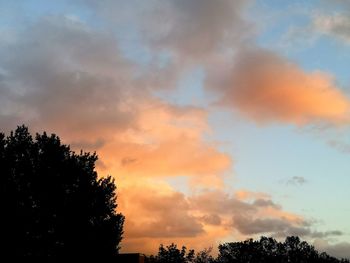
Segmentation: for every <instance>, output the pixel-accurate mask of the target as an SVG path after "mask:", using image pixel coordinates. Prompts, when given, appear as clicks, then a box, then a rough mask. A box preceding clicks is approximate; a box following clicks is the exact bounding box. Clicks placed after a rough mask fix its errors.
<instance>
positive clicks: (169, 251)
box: [147, 236, 349, 263]
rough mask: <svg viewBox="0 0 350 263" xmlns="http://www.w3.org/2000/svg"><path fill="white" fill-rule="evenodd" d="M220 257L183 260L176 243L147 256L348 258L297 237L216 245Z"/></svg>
mask: <svg viewBox="0 0 350 263" xmlns="http://www.w3.org/2000/svg"><path fill="white" fill-rule="evenodd" d="M218 249H219V254H218V256H217V258H215V259H214V258H213V257H212V256H211V255H210V254H211V250H210V249H209V250H203V251H201V252H199V253H197V254H196V256H194V254H195V252H194V251H193V250H190V253H189V254H190V255H191V256H190V257H186V248H185V247H183V248H182V250H179V249H177V247H176V245H175V244H171V245H170V246H168V247H166V248H164V246H163V245H161V246H160V247H159V252H158V255H157V256H150V257H148V259H147V260H148V262H150V263H160V262H165V263H166V262H176V263H177V262H179V263H183V262H186V263H349V260H347V259H341V260H339V259H336V258H334V257H331V256H329V255H328V254H327V253H325V252H323V253H321V254H319V253H318V252H317V251H316V250H315V248H314V247H313V246H311V245H309V244H308V243H307V242H305V241H300V239H299V237H294V236H290V237H287V238H286V239H285V241H284V242H278V241H276V240H275V239H273V238H271V237H270V238H268V237H261V238H260V240H253V239H248V240H245V241H241V242H229V243H224V244H221V245H219V247H218Z"/></svg>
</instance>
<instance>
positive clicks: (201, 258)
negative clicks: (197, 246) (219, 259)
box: [193, 248, 215, 263]
mask: <svg viewBox="0 0 350 263" xmlns="http://www.w3.org/2000/svg"><path fill="white" fill-rule="evenodd" d="M211 251H212V248H208V249H204V250H202V251H199V252H197V254H196V257H195V258H194V260H193V262H194V263H215V259H214V258H213V256H212V255H211Z"/></svg>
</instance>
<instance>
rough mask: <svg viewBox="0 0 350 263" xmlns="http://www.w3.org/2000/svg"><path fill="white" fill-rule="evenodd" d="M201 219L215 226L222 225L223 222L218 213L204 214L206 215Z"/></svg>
mask: <svg viewBox="0 0 350 263" xmlns="http://www.w3.org/2000/svg"><path fill="white" fill-rule="evenodd" d="M200 220H201V221H203V222H204V223H205V224H208V225H214V226H218V225H221V223H222V220H221V218H220V216H218V215H216V214H208V215H204V216H202V217H200Z"/></svg>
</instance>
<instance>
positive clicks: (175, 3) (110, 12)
mask: <svg viewBox="0 0 350 263" xmlns="http://www.w3.org/2000/svg"><path fill="white" fill-rule="evenodd" d="M249 2H250V1H243V0H237V1H232V0H216V1H212V0H167V1H155V0H151V1H147V4H145V2H144V1H140V0H133V1H131V3H127V4H126V3H125V1H96V0H89V1H82V3H85V4H87V5H88V6H90V7H91V9H92V10H94V11H95V12H96V14H97V15H98V16H99V17H100V18H105V19H107V20H108V21H110V22H111V23H112V24H114V25H115V24H118V25H123V24H124V23H128V26H129V27H132V28H133V29H132V30H134V31H136V32H138V33H140V34H141V35H142V40H144V41H145V43H144V44H148V45H149V47H150V48H151V49H155V50H157V51H159V50H165V51H170V52H172V53H174V54H175V55H179V56H180V57H181V59H184V58H195V59H198V58H203V56H210V55H212V54H213V52H218V51H220V50H225V49H232V48H233V46H234V43H239V42H240V41H242V39H245V38H247V37H248V36H251V35H252V26H251V24H249V23H248V22H247V21H245V20H244V19H243V18H242V10H243V9H244V8H245V7H246V6H247V3H249ZM121 10H122V12H121ZM132 14H133V16H132V17H131V15H132Z"/></svg>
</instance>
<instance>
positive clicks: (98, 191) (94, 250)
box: [0, 126, 124, 258]
mask: <svg viewBox="0 0 350 263" xmlns="http://www.w3.org/2000/svg"><path fill="white" fill-rule="evenodd" d="M96 160H97V155H96V154H95V153H93V154H90V153H84V152H82V151H81V152H80V153H79V154H76V153H74V152H72V151H71V150H70V148H69V146H67V145H64V144H62V143H61V141H60V139H59V137H57V136H56V135H54V134H52V135H47V134H46V133H43V134H37V135H36V136H35V139H33V138H32V136H31V135H30V133H29V132H28V128H27V127H25V126H20V127H18V128H17V129H16V131H15V132H11V134H10V135H9V136H8V137H5V135H4V134H2V133H0V205H1V221H2V222H1V226H0V228H1V233H0V238H1V245H0V249H1V256H3V257H4V256H5V257H7V256H9V257H10V258H16V257H17V258H20V257H32V258H34V257H45V258H76V257H100V258H101V257H112V256H113V255H115V254H116V253H118V250H119V244H120V241H121V239H122V234H123V222H124V217H123V215H121V214H118V213H116V208H117V204H116V186H115V184H114V181H113V180H112V179H111V177H107V178H100V179H98V177H97V173H96V171H95V162H96Z"/></svg>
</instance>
